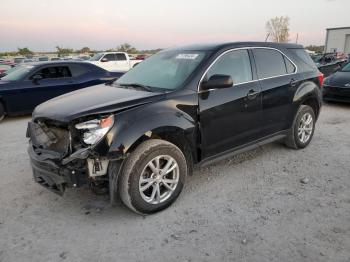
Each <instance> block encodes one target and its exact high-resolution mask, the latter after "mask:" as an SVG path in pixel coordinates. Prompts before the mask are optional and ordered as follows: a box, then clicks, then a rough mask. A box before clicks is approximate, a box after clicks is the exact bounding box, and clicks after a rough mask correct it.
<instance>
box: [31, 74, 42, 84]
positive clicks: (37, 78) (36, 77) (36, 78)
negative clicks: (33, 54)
mask: <svg viewBox="0 0 350 262" xmlns="http://www.w3.org/2000/svg"><path fill="white" fill-rule="evenodd" d="M42 79H43V77H42V76H41V75H34V76H33V77H32V80H33V83H34V84H37V83H38V82H39V81H40V80H42Z"/></svg>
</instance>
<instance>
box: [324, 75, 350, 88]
mask: <svg viewBox="0 0 350 262" xmlns="http://www.w3.org/2000/svg"><path fill="white" fill-rule="evenodd" d="M349 83H350V72H342V71H338V72H336V73H334V74H333V75H331V76H329V77H328V78H327V80H326V82H325V84H326V85H330V86H338V87H346V86H345V85H346V84H349Z"/></svg>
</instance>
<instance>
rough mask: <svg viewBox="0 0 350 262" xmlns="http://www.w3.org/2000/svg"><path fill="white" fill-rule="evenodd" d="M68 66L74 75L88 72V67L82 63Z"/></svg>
mask: <svg viewBox="0 0 350 262" xmlns="http://www.w3.org/2000/svg"><path fill="white" fill-rule="evenodd" d="M69 68H70V70H71V72H72V75H73V76H74V77H78V76H82V75H84V74H86V73H87V72H88V68H87V67H86V66H83V65H70V66H69Z"/></svg>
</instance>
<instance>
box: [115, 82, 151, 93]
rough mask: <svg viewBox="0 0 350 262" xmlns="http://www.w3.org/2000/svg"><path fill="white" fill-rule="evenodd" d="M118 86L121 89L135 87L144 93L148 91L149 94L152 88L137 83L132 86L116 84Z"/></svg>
mask: <svg viewBox="0 0 350 262" xmlns="http://www.w3.org/2000/svg"><path fill="white" fill-rule="evenodd" d="M118 85H119V86H121V87H123V86H125V87H129V86H131V87H136V88H141V89H143V90H146V91H149V92H152V87H150V86H146V85H142V84H138V83H132V84H118Z"/></svg>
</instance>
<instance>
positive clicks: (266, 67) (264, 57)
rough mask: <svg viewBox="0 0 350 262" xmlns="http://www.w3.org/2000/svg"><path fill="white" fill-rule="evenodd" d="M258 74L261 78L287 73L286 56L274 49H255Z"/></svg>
mask: <svg viewBox="0 0 350 262" xmlns="http://www.w3.org/2000/svg"><path fill="white" fill-rule="evenodd" d="M253 53H254V57H255V62H256V66H257V71H258V76H259V78H260V79H262V78H269V77H276V76H281V75H285V74H287V68H286V64H285V61H284V56H283V55H282V54H281V53H280V52H278V51H276V50H273V49H264V48H256V49H253Z"/></svg>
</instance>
